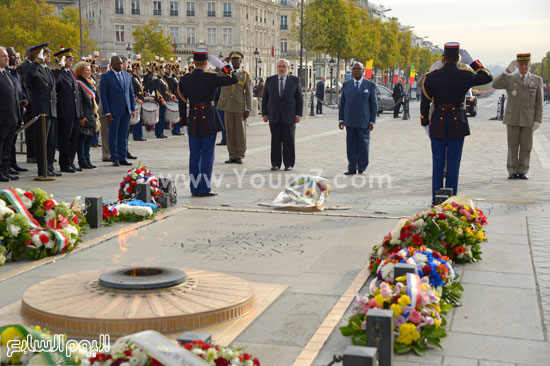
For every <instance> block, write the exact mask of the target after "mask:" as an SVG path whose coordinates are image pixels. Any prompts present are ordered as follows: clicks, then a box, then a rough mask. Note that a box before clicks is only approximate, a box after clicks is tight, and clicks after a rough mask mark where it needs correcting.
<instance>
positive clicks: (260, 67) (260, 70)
mask: <svg viewBox="0 0 550 366" xmlns="http://www.w3.org/2000/svg"><path fill="white" fill-rule="evenodd" d="M258 70H259V74H258V76H259V77H262V59H261V58H259V59H258Z"/></svg>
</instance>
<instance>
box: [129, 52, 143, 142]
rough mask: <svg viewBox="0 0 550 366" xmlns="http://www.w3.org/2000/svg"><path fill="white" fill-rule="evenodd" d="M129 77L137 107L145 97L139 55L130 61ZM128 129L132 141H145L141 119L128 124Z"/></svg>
mask: <svg viewBox="0 0 550 366" xmlns="http://www.w3.org/2000/svg"><path fill="white" fill-rule="evenodd" d="M130 77H131V78H132V86H133V87H134V95H135V96H136V103H137V104H136V108H139V107H138V106H137V105H141V104H143V98H145V92H144V90H143V82H142V81H141V65H140V61H139V57H138V60H137V61H135V62H133V63H132V68H131V70H130ZM130 129H131V130H132V135H133V136H134V141H147V139H145V138H143V124H142V123H141V119H140V121H139V122H138V123H136V124H135V125H132V126H130Z"/></svg>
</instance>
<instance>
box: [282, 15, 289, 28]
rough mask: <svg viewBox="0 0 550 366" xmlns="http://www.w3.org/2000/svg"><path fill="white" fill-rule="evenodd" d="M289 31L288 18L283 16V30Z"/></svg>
mask: <svg viewBox="0 0 550 366" xmlns="http://www.w3.org/2000/svg"><path fill="white" fill-rule="evenodd" d="M287 29H288V17H287V16H286V15H281V30H287Z"/></svg>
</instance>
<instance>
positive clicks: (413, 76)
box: [409, 65, 416, 85]
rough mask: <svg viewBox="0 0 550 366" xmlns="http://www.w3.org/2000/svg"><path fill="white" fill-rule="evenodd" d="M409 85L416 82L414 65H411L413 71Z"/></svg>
mask: <svg viewBox="0 0 550 366" xmlns="http://www.w3.org/2000/svg"><path fill="white" fill-rule="evenodd" d="M409 75H410V77H409V85H413V84H414V78H415V76H416V69H415V68H414V65H411V72H410V73H409Z"/></svg>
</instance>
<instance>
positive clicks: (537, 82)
mask: <svg viewBox="0 0 550 366" xmlns="http://www.w3.org/2000/svg"><path fill="white" fill-rule="evenodd" d="M543 84H544V83H543V82H542V78H541V77H540V76H538V75H533V74H532V73H529V77H528V78H527V82H525V83H524V82H523V80H521V75H520V74H519V73H516V74H514V75H506V74H505V73H502V74H501V75H499V76H498V77H497V78H496V79H495V80H494V81H493V88H495V89H506V94H508V104H507V105H506V112H505V114H504V124H506V125H510V126H522V127H530V126H533V123H534V122H542V107H543V105H544V100H543V90H542V85H543Z"/></svg>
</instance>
